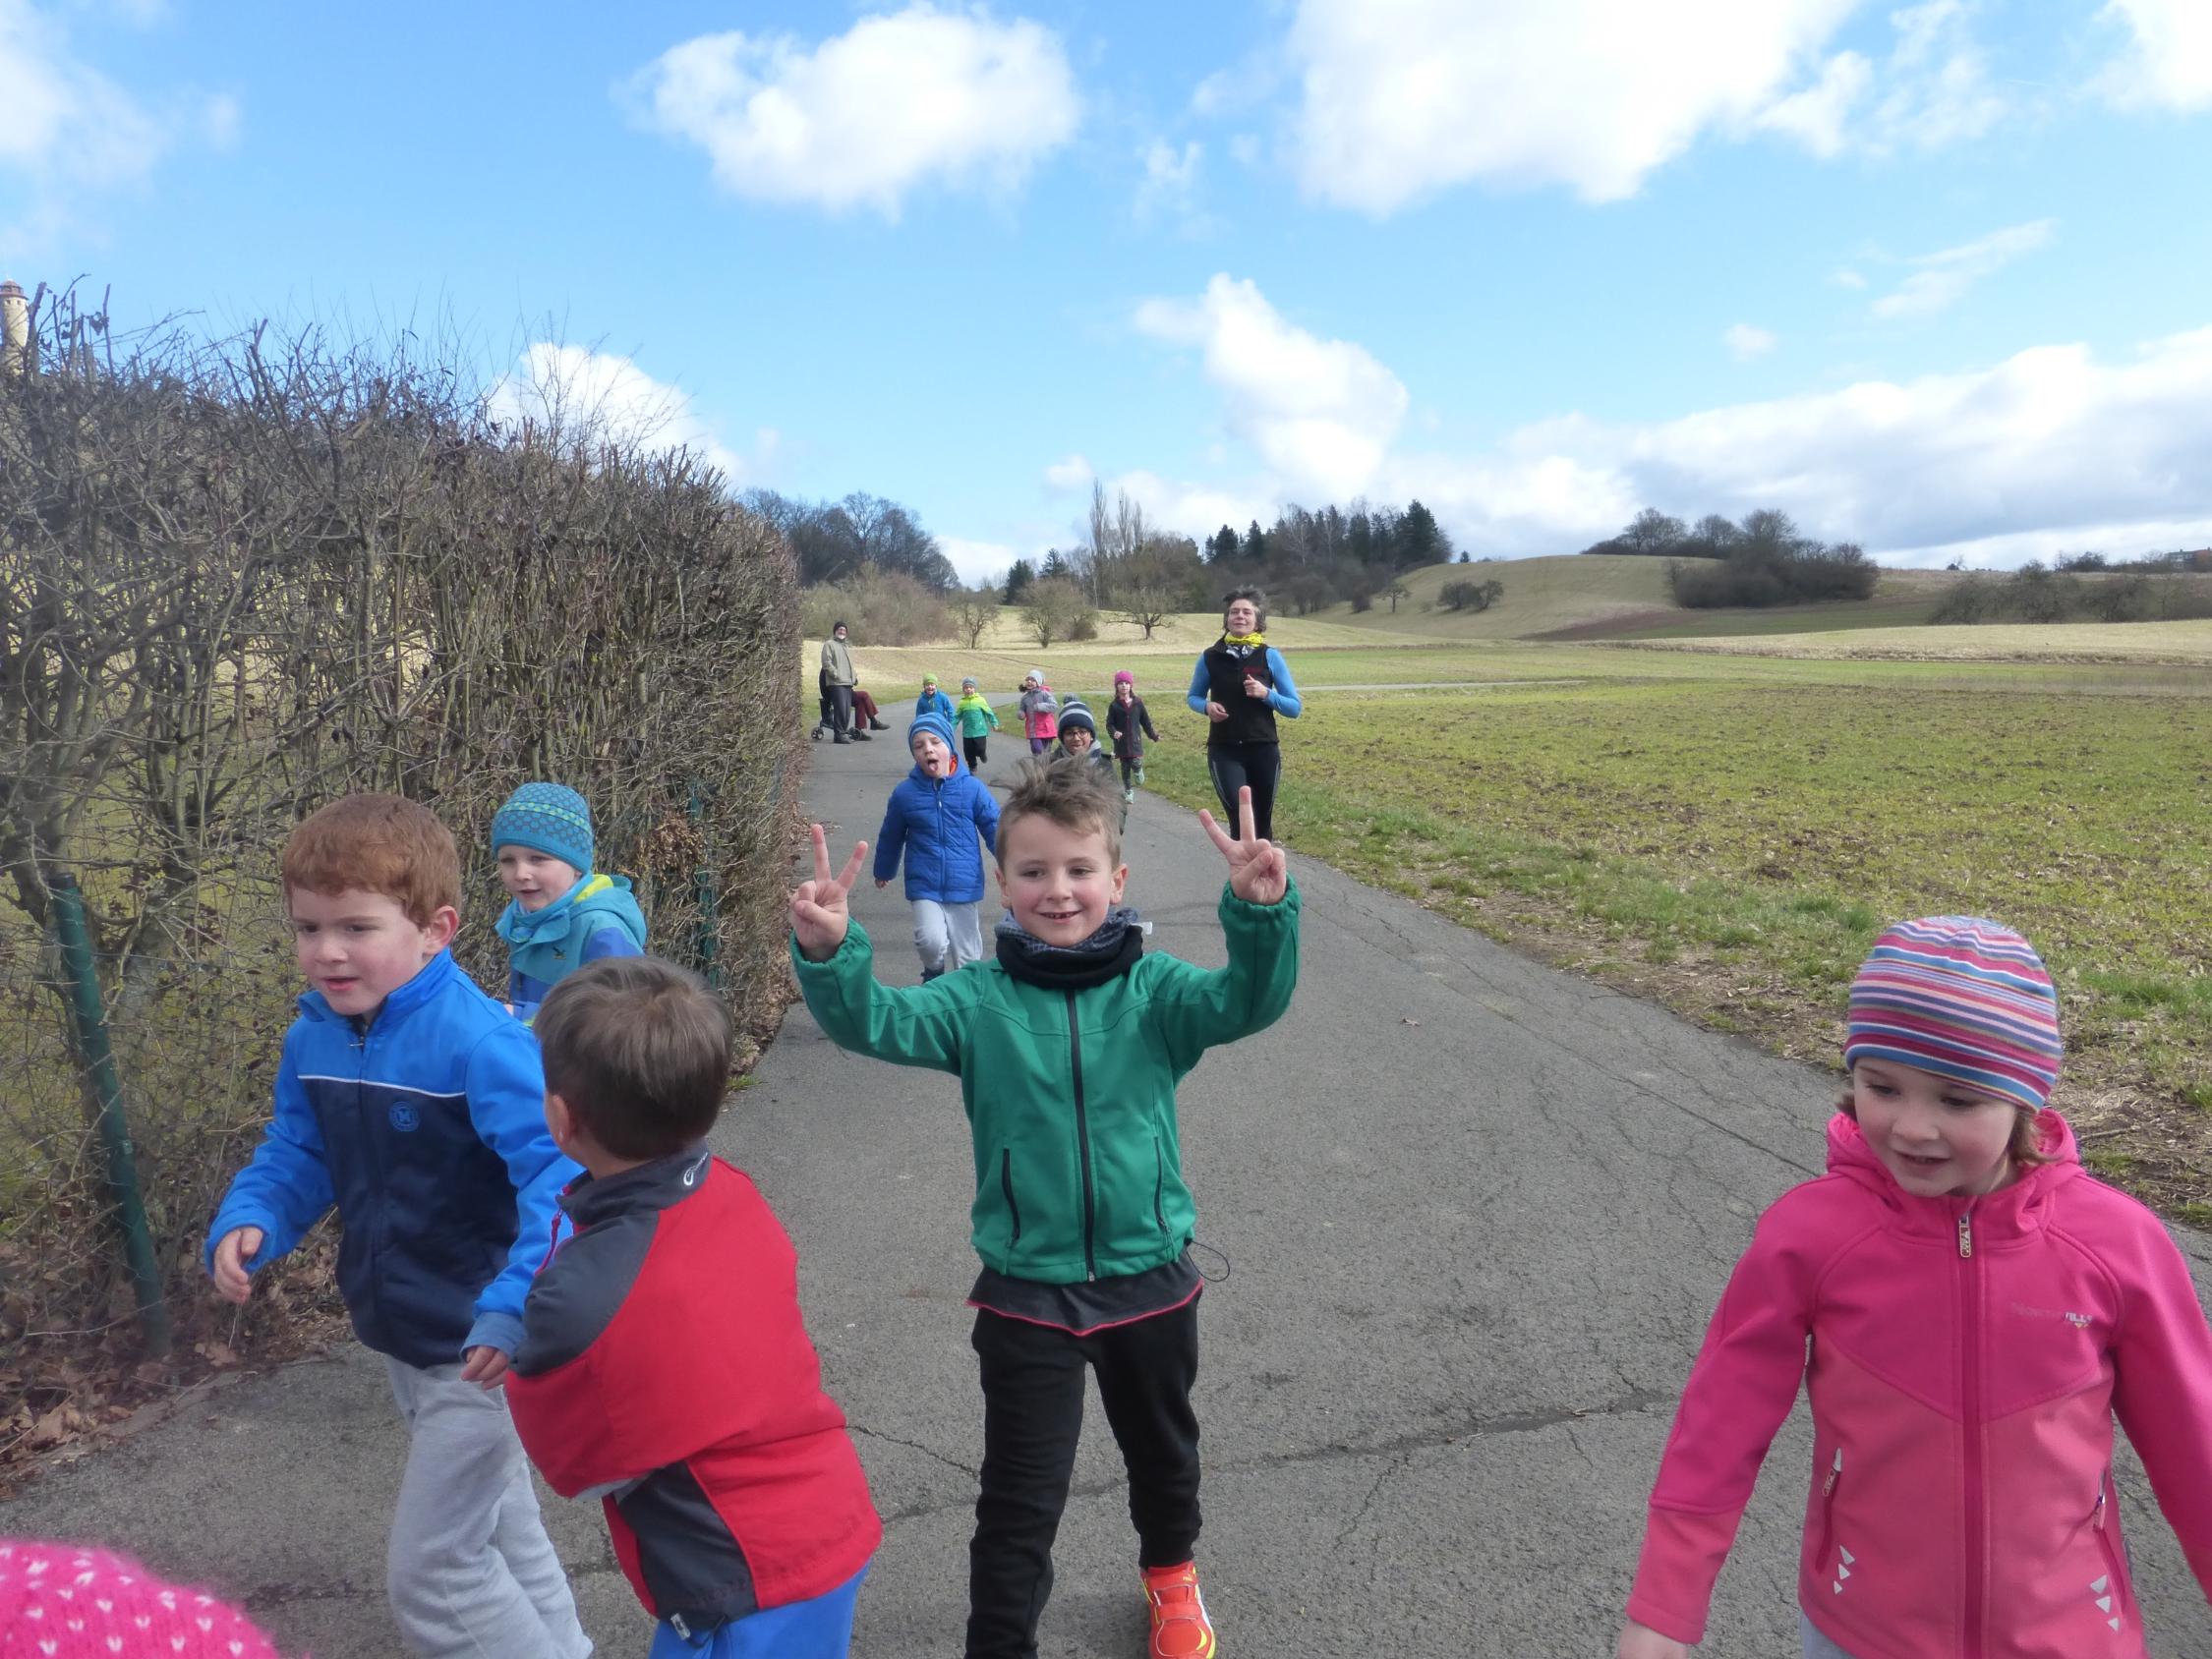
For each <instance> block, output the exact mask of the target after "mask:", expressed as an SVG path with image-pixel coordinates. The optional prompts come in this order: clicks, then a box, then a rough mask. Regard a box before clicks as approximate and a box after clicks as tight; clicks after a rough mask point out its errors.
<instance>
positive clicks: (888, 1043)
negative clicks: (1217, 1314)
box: [791, 884, 1299, 1285]
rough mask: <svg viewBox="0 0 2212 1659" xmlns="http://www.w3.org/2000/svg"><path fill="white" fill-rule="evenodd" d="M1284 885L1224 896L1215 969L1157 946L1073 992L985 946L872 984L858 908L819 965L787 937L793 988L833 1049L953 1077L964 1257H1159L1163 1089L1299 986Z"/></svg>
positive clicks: (1011, 1262) (1180, 1244)
mask: <svg viewBox="0 0 2212 1659" xmlns="http://www.w3.org/2000/svg"><path fill="white" fill-rule="evenodd" d="M1298 910H1299V897H1298V887H1297V886H1296V885H1295V884H1294V885H1293V886H1292V887H1290V889H1289V890H1288V891H1287V892H1286V893H1284V895H1283V898H1282V902H1280V903H1279V904H1249V903H1247V902H1246V901H1245V900H1243V899H1241V898H1239V897H1237V896H1236V895H1235V894H1234V893H1232V892H1230V891H1228V890H1227V889H1226V887H1224V890H1223V892H1222V895H1221V931H1222V932H1223V934H1225V935H1226V936H1227V938H1228V943H1229V965H1228V966H1227V967H1225V968H1221V969H1218V970H1209V969H1205V968H1199V967H1194V966H1193V965H1192V964H1191V963H1189V962H1186V961H1183V960H1181V959H1179V958H1177V957H1174V956H1169V955H1166V954H1164V953H1151V954H1146V955H1144V956H1140V957H1138V958H1137V960H1136V963H1135V966H1134V967H1132V968H1131V969H1130V971H1129V972H1128V973H1126V974H1123V975H1121V976H1120V977H1118V978H1115V979H1111V980H1108V981H1107V982H1106V983H1105V984H1104V985H1098V986H1092V987H1091V988H1090V989H1088V990H1084V991H1059V990H1052V989H1048V988H1046V987H1044V986H1039V985H1031V984H1028V983H1025V982H1024V981H1021V980H1018V979H1016V978H1015V977H1014V976H1013V975H1012V974H1010V973H1008V972H1007V971H1006V969H1005V967H1004V966H1002V965H1001V964H1000V963H999V962H997V961H996V960H985V961H981V962H974V963H970V964H969V965H968V966H967V967H965V968H962V969H961V970H960V972H958V973H950V974H945V975H942V976H941V977H939V978H937V979H934V980H932V981H930V982H929V983H928V984H927V985H921V986H913V987H902V988H897V989H894V988H893V987H890V986H886V985H879V984H877V983H876V978H875V974H874V971H873V968H874V961H875V950H874V947H873V946H872V945H871V944H869V943H868V936H867V934H866V933H865V932H864V931H863V930H862V929H861V927H860V924H859V923H857V922H854V923H852V924H851V925H850V926H849V927H848V928H847V929H846V932H845V936H844V944H842V945H840V946H839V947H838V952H837V954H836V955H834V956H832V957H831V958H830V959H829V960H828V961H826V962H809V961H808V960H806V958H805V957H803V956H801V955H800V954H799V950H798V941H797V939H796V938H795V937H794V938H793V939H792V941H791V962H792V966H793V968H794V969H795V971H796V972H797V974H798V982H799V990H800V991H801V992H802V993H803V994H804V995H805V997H806V1005H807V1008H808V1010H809V1011H810V1012H811V1013H812V1014H813V1015H814V1018H815V1021H816V1023H817V1024H819V1025H820V1026H821V1027H822V1029H823V1031H824V1032H825V1033H827V1034H828V1036H829V1037H830V1039H831V1041H833V1042H835V1043H836V1044H838V1046H839V1047H841V1048H845V1049H851V1050H853V1051H855V1052H857V1053H859V1054H864V1055H873V1056H875V1057H876V1058H878V1059H888V1060H891V1061H892V1062H894V1063H895V1064H899V1065H920V1066H927V1067H929V1068H931V1069H932V1070H937V1071H953V1072H958V1073H959V1074H960V1099H961V1100H962V1101H963V1102H964V1103H965V1105H966V1108H967V1120H968V1126H969V1128H970V1129H971V1130H972V1132H973V1134H974V1138H975V1203H974V1205H973V1207H972V1208H971V1209H970V1211H969V1218H970V1220H971V1221H972V1223H973V1229H974V1230H973V1234H972V1241H973V1243H974V1245H975V1253H976V1254H977V1255H978V1256H980V1257H982V1258H983V1261H984V1263H985V1264H986V1265H987V1266H990V1267H993V1268H996V1269H997V1270H998V1271H999V1272H1001V1273H1003V1274H1007V1275H1009V1276H1011V1277H1013V1278H1016V1279H1027V1280H1033V1281H1036V1282H1038V1283H1040V1284H1045V1285H1074V1284H1080V1283H1083V1282H1085V1281H1088V1280H1096V1279H1112V1278H1116V1277H1118V1276H1120V1275H1123V1274H1132V1273H1143V1272H1145V1271H1146V1270H1148V1269H1150V1268H1156V1267H1161V1266H1164V1265H1165V1264H1166V1263H1168V1262H1172V1261H1174V1260H1175V1259H1176V1258H1177V1257H1178V1256H1180V1255H1181V1254H1182V1253H1183V1249H1184V1247H1185V1246H1186V1245H1187V1244H1189V1243H1190V1242H1191V1236H1192V1229H1193V1225H1194V1224H1195V1221H1196V1217H1197V1208H1196V1206H1195V1205H1194V1204H1193V1202H1192V1199H1191V1189H1190V1188H1189V1187H1187V1186H1185V1185H1184V1184H1183V1152H1182V1146H1181V1143H1180V1140H1179V1138H1178V1135H1177V1130H1176V1116H1175V1086H1176V1084H1177V1083H1178V1082H1180V1081H1181V1080H1182V1078H1183V1075H1184V1073H1185V1072H1187V1071H1189V1070H1190V1069H1191V1068H1192V1067H1193V1066H1194V1065H1196V1064H1197V1063H1198V1060H1199V1059H1200V1058H1202V1057H1203V1056H1204V1054H1205V1051H1206V1050H1207V1049H1209V1048H1211V1047H1213V1046H1214V1045H1216V1044H1219V1043H1233V1042H1235V1041H1236V1040H1237V1039H1238V1038H1240V1037H1249V1036H1251V1035H1252V1033H1253V1032H1255V1031H1263V1030H1265V1029H1266V1028H1267V1027H1268V1026H1270V1025H1272V1024H1274V1022H1275V1021H1276V1020H1277V1019H1280V1018H1281V1017H1282V1014H1283V1010H1284V1009H1285V1008H1287V1007H1289V1006H1290V1000H1291V992H1292V991H1293V990H1295V989H1296V988H1297V985H1298Z"/></svg>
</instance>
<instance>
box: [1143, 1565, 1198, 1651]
mask: <svg viewBox="0 0 2212 1659" xmlns="http://www.w3.org/2000/svg"><path fill="white" fill-rule="evenodd" d="M1144 1599H1145V1601H1146V1602H1148V1603H1149V1604H1150V1605H1151V1609H1152V1636H1151V1639H1150V1640H1149V1641H1147V1642H1146V1643H1145V1644H1144V1653H1145V1659H1214V1652H1215V1649H1214V1642H1213V1625H1212V1623H1211V1622H1210V1621H1209V1620H1208V1619H1207V1618H1206V1604H1205V1602H1204V1601H1203V1600H1201V1599H1200V1598H1199V1595H1198V1564H1197V1563H1196V1562H1193V1561H1187V1562H1185V1563H1184V1564H1183V1565H1182V1566H1181V1567H1147V1568H1145V1569H1144Z"/></svg>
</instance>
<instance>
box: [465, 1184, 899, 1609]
mask: <svg viewBox="0 0 2212 1659" xmlns="http://www.w3.org/2000/svg"><path fill="white" fill-rule="evenodd" d="M561 1206H562V1208H564V1209H565V1210H566V1211H567V1212H568V1215H569V1218H570V1220H571V1221H572V1222H573V1223H574V1224H575V1229H576V1230H575V1234H574V1236H573V1237H570V1238H567V1239H565V1240H563V1241H562V1242H561V1243H560V1245H559V1247H558V1248H557V1249H556V1250H555V1251H554V1253H553V1257H552V1259H550V1260H549V1261H548V1262H547V1263H546V1266H545V1269H544V1271H543V1272H541V1273H540V1274H539V1275H538V1279H537V1282H536V1284H535V1285H533V1286H532V1287H531V1290H530V1299H529V1301H528V1302H527V1303H526V1304H525V1306H524V1309H523V1325H524V1329H525V1334H524V1338H523V1343H522V1346H521V1348H520V1349H519V1350H517V1352H516V1353H515V1356H514V1369H513V1371H512V1372H511V1373H510V1376H509V1381H508V1385H507V1400H508V1402H509V1404H510V1406H511V1407H512V1409H513V1412H514V1422H515V1427H516V1429H517V1430H518V1431H520V1433H521V1436H522V1444H523V1446H524V1448H525V1449H526V1450H527V1451H528V1452H529V1454H530V1458H531V1460H532V1461H533V1462H535V1463H536V1464H537V1465H538V1467H539V1469H540V1470H541V1471H543V1472H544V1474H545V1477H546V1479H547V1481H548V1482H549V1483H550V1484H551V1485H552V1486H553V1490H554V1491H555V1492H558V1493H559V1494H560V1495H561V1496H562V1497H564V1498H574V1497H577V1496H579V1495H581V1494H583V1493H585V1492H589V1491H595V1490H597V1491H601V1492H602V1495H603V1499H604V1502H605V1505H606V1509H607V1524H608V1527H609V1529H610V1531H611V1532H612V1534H613V1540H614V1555H615V1559H616V1560H617V1561H618V1562H620V1563H621V1567H622V1571H623V1573H626V1574H627V1575H628V1577H629V1580H630V1584H631V1587H632V1588H634V1589H635V1590H636V1591H637V1594H638V1599H639V1600H640V1601H642V1602H644V1604H645V1607H646V1611H647V1612H649V1613H651V1614H652V1615H653V1616H654V1617H655V1618H657V1619H662V1620H666V1621H668V1622H669V1624H671V1625H673V1626H675V1628H676V1630H677V1631H678V1632H679V1633H690V1632H696V1631H703V1630H717V1629H719V1628H721V1627H722V1626H724V1625H727V1624H728V1623H730V1622H732V1621H734V1620H737V1619H742V1618H744V1617H746V1616H747V1615H748V1614H751V1613H755V1612H758V1611H760V1610H761V1609H764V1608H771V1607H781V1606H783V1605H785V1604H786V1603H788V1602H794V1601H806V1600H810V1599H812V1598H813V1597H815V1596H819V1595H824V1594H827V1593H828V1592H829V1591H831V1590H834V1589H836V1588H837V1587H838V1586H839V1585H841V1584H843V1583H844V1582H845V1580H847V1579H848V1578H850V1577H852V1576H853V1574H855V1573H858V1572H859V1571H860V1570H861V1569H862V1568H863V1567H865V1566H866V1565H867V1564H868V1560H869V1558H870V1557H871V1556H873V1555H874V1554H875V1550H876V1546H877V1544H879V1543H880V1542H881V1541H882V1539H883V1523H882V1522H881V1521H880V1520H878V1519H877V1517H876V1510H875V1505H874V1504H873V1503H872V1502H871V1501H870V1499H869V1496H868V1482H867V1477H866V1475H864V1474H863V1473H862V1472H861V1468H860V1458H859V1455H858V1454H857V1453H856V1452H855V1451H854V1450H853V1446H852V1438H851V1436H850V1435H848V1434H847V1433H846V1432H845V1426H844V1412H843V1411H841V1410H840V1409H839V1408H838V1405H837V1402H835V1401H833V1400H831V1399H830V1397H829V1396H828V1395H827V1394H825V1393H824V1392H823V1390H822V1373H821V1363H820V1361H819V1360H818V1359H817V1358H816V1357H815V1353H814V1344H812V1343H811V1342H810V1341H808V1339H807V1335H806V1327H805V1325H804V1324H803V1323H802V1322H801V1319H800V1316H799V1303H798V1278H797V1269H798V1258H797V1255H796V1254H795V1252H794V1251H793V1250H792V1248H791V1242H790V1239H789V1238H788V1237H786V1235H785V1232H784V1230H783V1228H782V1227H781V1226H780V1225H779V1224H778V1223H777V1220H776V1217H775V1215H774V1213H773V1212H771V1211H770V1209H769V1207H768V1203H767V1201H766V1200H765V1199H763V1198H762V1197H761V1195H760V1192H759V1189H757V1188H756V1187H755V1186H754V1185H753V1183H752V1181H751V1180H750V1179H749V1178H748V1177H747V1176H746V1175H745V1174H744V1173H742V1172H740V1171H738V1170H735V1169H733V1168H731V1167H730V1166H729V1165H728V1164H726V1163H724V1162H722V1161H721V1160H720V1159H718V1158H715V1157H713V1156H711V1155H710V1154H709V1153H708V1152H707V1150H706V1148H704V1147H703V1146H702V1147H693V1148H691V1149H689V1150H688V1151H686V1152H682V1153H679V1154H677V1155H675V1156H673V1157H670V1158H662V1159H658V1160H656V1161H655V1162H653V1163H650V1164H646V1165H642V1166H640V1167H639V1168H637V1169H635V1170H630V1171H627V1172H625V1173H621V1174H618V1175H609V1176H607V1177H606V1178H604V1179H594V1178H593V1177H591V1176H589V1175H586V1176H584V1177H583V1178H581V1179H579V1180H578V1181H576V1182H575V1183H573V1184H572V1185H571V1186H570V1187H569V1188H568V1190H567V1192H566V1193H565V1194H563V1195H562V1198H561Z"/></svg>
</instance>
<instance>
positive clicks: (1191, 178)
mask: <svg viewBox="0 0 2212 1659" xmlns="http://www.w3.org/2000/svg"><path fill="white" fill-rule="evenodd" d="M1142 155H1143V160H1144V181H1143V183H1141V184H1139V185H1138V186H1137V187H1136V217H1137V220H1138V222H1139V223H1145V222H1149V221H1150V220H1152V219H1155V218H1158V217H1160V216H1161V215H1163V214H1166V215H1172V216H1174V217H1176V218H1178V219H1181V220H1182V221H1183V222H1184V223H1185V224H1186V225H1187V226H1188V225H1190V224H1191V223H1192V222H1193V218H1194V216H1195V214H1196V212H1197V192H1198V163H1199V162H1200V161H1201V160H1202V159H1203V158H1204V155H1205V149H1204V146H1203V145H1201V144H1200V143H1198V142H1197V141H1196V140H1195V139H1193V140H1192V141H1190V142H1189V143H1186V144H1185V145H1184V146H1183V147H1182V148H1181V149H1177V148H1176V147H1175V145H1173V144H1171V143H1167V141H1165V140H1164V139H1154V140H1153V141H1152V143H1150V144H1148V145H1146V146H1145V148H1144V150H1143V151H1142Z"/></svg>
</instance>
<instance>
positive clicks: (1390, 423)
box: [1135, 273, 1407, 500]
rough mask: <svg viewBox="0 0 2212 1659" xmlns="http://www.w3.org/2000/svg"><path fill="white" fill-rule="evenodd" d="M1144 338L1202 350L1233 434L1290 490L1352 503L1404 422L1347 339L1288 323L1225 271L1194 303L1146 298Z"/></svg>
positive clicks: (1379, 374) (1368, 359) (1396, 385)
mask: <svg viewBox="0 0 2212 1659" xmlns="http://www.w3.org/2000/svg"><path fill="white" fill-rule="evenodd" d="M1135 323H1136V326H1137V328H1138V330H1139V331H1141V332H1143V333H1145V334H1149V335H1151V336H1152V337H1153V338H1154V339H1157V340H1166V341H1170V342H1172V343H1174V344H1178V345H1188V346H1196V347H1198V348H1200V350H1201V351H1202V353H1203V357H1204V363H1205V375H1206V378H1207V379H1208V380H1210V381H1212V382H1213V384H1215V385H1216V386H1218V387H1220V388H1221V391H1222V394H1223V396H1224V397H1225V399H1226V400H1227V404H1228V417H1229V424H1230V427H1231V429H1233V430H1234V431H1235V432H1236V434H1237V435H1238V436H1240V437H1242V438H1244V439H1245V440H1246V441H1247V442H1249V443H1250V444H1252V447H1253V448H1254V449H1255V450H1257V451H1258V453H1259V456H1260V458H1261V460H1263V461H1264V462H1265V463H1266V464H1267V466H1268V467H1269V469H1270V470H1271V471H1272V472H1273V473H1274V474H1275V475H1276V476H1277V477H1279V478H1281V479H1283V480H1284V481H1286V482H1287V483H1288V484H1289V485H1290V486H1292V487H1293V488H1299V489H1306V490H1310V491H1311V492H1312V493H1314V494H1315V495H1318V496H1320V497H1321V498H1323V499H1334V500H1349V499H1350V498H1351V497H1352V496H1354V495H1357V494H1359V493H1360V492H1361V491H1362V490H1364V489H1365V488H1366V487H1367V486H1368V483H1369V481H1370V480H1372V479H1373V477H1374V475H1375V470H1376V469H1377V468H1378V467H1379V466H1380V465H1381V462H1382V458H1383V456H1384V454H1385V453H1386V452H1387V451H1388V449H1389V447H1390V444H1391V441H1392V439H1393V438H1395V437H1396V435H1397V432H1398V428H1399V426H1400V424H1401V423H1402V422H1403V421H1404V420H1405V415H1406V403H1407V398H1406V388H1405V386H1404V385H1403V384H1402V383H1401V382H1400V381H1399V379H1398V377H1397V375H1395V374H1393V373H1391V372H1390V371H1389V370H1387V369H1385V368H1384V367H1383V366H1382V365H1381V364H1379V363H1377V362H1376V361H1375V360H1374V358H1373V357H1372V356H1371V355H1369V353H1368V350H1367V349H1366V348H1365V347H1364V346H1358V345H1355V344H1353V343H1352V342H1350V341H1348V340H1323V339H1321V338H1319V337H1318V336H1316V335H1313V334H1310V333H1309V332H1308V331H1307V330H1305V329H1303V328H1300V327H1297V326H1296V325H1294V324H1292V323H1290V322H1288V321H1286V320H1285V319H1284V318H1283V316H1282V315H1280V314H1279V313H1278V312H1277V311H1276V310H1275V308H1274V307H1273V306H1271V305H1269V304H1268V302H1267V299H1266V296H1264V295H1263V294H1261V293H1260V291H1259V289H1258V288H1257V287H1256V286H1255V285H1254V284H1253V283H1252V282H1251V281H1249V280H1247V281H1241V282H1240V281H1237V280H1235V279H1233V278H1232V277H1230V276H1228V275H1227V274H1226V273H1223V274H1219V275H1216V276H1215V277H1214V278H1213V280H1212V281H1210V282H1208V283H1207V284H1206V291H1205V293H1204V295H1203V296H1202V297H1200V298H1199V299H1196V300H1147V301H1146V302H1145V303H1144V304H1143V305H1141V306H1139V307H1138V308H1137V310H1136V316H1135Z"/></svg>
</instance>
